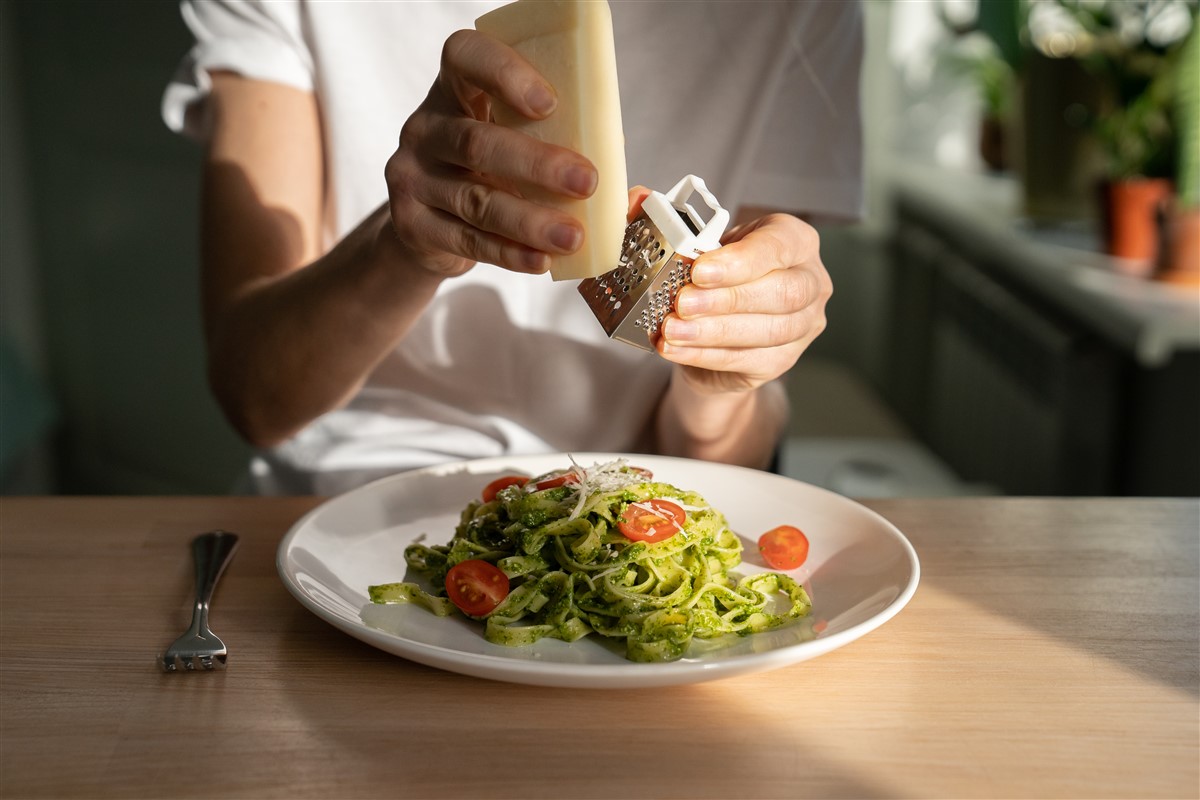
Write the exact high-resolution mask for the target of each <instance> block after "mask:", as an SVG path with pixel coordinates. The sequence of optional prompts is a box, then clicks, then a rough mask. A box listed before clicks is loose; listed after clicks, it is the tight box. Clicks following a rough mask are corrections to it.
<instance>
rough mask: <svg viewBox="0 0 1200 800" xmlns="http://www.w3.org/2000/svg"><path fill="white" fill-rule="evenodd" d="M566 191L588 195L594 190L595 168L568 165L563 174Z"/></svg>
mask: <svg viewBox="0 0 1200 800" xmlns="http://www.w3.org/2000/svg"><path fill="white" fill-rule="evenodd" d="M563 184H564V186H565V187H566V189H567V191H569V192H572V193H574V194H578V195H582V196H583V197H588V196H589V195H591V193H592V192H594V191H595V190H596V170H594V169H589V168H588V167H568V168H567V171H566V174H565V175H564V176H563Z"/></svg>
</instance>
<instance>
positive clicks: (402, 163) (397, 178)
mask: <svg viewBox="0 0 1200 800" xmlns="http://www.w3.org/2000/svg"><path fill="white" fill-rule="evenodd" d="M383 177H384V180H385V181H386V182H387V186H388V194H389V196H390V197H391V200H392V202H393V203H400V202H406V201H407V200H409V199H410V198H412V197H413V196H414V194H415V193H416V192H415V183H416V176H415V175H414V174H413V170H412V169H411V168H410V166H409V163H408V159H407V158H405V156H404V155H403V154H402V153H399V152H397V153H396V154H395V155H393V156H392V157H391V158H389V159H388V162H387V165H386V166H385V167H384V170H383Z"/></svg>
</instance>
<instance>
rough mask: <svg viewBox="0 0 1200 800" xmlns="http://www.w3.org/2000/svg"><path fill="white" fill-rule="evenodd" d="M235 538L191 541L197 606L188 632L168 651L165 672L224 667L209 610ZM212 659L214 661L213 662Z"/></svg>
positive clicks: (223, 534)
mask: <svg viewBox="0 0 1200 800" xmlns="http://www.w3.org/2000/svg"><path fill="white" fill-rule="evenodd" d="M237 541H238V537H237V535H236V534H233V533H229V532H228V531H211V532H209V533H204V534H201V535H200V536H197V537H196V538H195V539H194V540H192V560H193V561H194V563H195V567H196V602H195V605H194V606H193V609H192V624H191V627H190V629H189V630H188V631H187V632H186V633H185V634H183V635H182V636H180V637H179V638H178V639H176V640H175V642H174V643H173V644H172V645H171V646H170V647H168V648H167V652H166V653H165V654H164V655H163V657H162V668H163V671H164V672H178V671H180V670H181V669H182V670H183V671H185V672H196V671H199V670H204V671H209V670H212V669H214V668H215V667H216V666H217V665H218V664H219V665H220V666H224V665H225V658H226V653H227V651H226V649H225V643H224V642H222V641H221V640H220V639H219V638H217V636H216V634H214V633H213V632H212V630H210V629H209V627H208V607H209V602H210V601H211V599H212V594H213V589H214V588H215V587H216V583H217V580H218V578H220V576H221V572H222V571H223V570H224V569H225V565H226V564H227V563H228V562H229V559H230V558H231V557H232V556H233V552H234V550H235V549H236V548H237ZM214 659H215V661H214Z"/></svg>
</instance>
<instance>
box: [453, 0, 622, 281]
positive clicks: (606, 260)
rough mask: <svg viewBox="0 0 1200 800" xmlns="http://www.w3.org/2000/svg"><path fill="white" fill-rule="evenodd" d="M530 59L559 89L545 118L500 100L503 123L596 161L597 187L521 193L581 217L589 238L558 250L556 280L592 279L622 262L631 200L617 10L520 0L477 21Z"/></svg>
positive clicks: (595, 1) (592, 2) (600, 2)
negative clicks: (572, 192) (577, 193)
mask: <svg viewBox="0 0 1200 800" xmlns="http://www.w3.org/2000/svg"><path fill="white" fill-rule="evenodd" d="M475 27H476V29H477V30H479V31H481V32H483V33H486V34H488V35H490V36H493V37H495V38H497V39H499V40H500V41H502V42H504V43H505V44H507V45H509V46H510V47H512V48H513V49H514V50H516V51H517V52H518V53H520V54H521V55H522V56H524V57H525V59H526V60H528V61H529V63H531V64H532V65H533V66H534V67H535V68H536V69H537V70H538V71H539V72H540V73H541V74H542V77H544V78H545V79H546V80H547V82H549V83H550V85H551V86H553V87H554V91H555V92H556V94H557V95H558V105H557V107H556V108H555V110H554V112H553V113H551V114H550V116H549V117H547V118H546V119H544V120H530V119H527V118H526V117H524V116H523V115H521V114H520V113H518V112H516V111H513V110H512V109H511V108H508V107H507V106H505V105H504V104H503V103H500V102H496V103H495V104H494V108H493V112H492V113H493V115H494V117H495V119H496V122H498V123H499V124H501V125H505V126H507V127H510V128H513V129H515V130H519V131H522V132H524V133H527V134H529V135H530V136H534V137H536V138H538V139H540V140H542V141H545V142H550V143H552V144H556V145H560V146H562V147H566V148H569V149H571V150H574V151H575V152H577V153H579V154H581V155H582V156H584V157H585V158H587V159H588V160H589V161H591V162H592V164H593V165H595V167H596V171H597V172H598V173H599V179H598V183H597V186H596V191H595V192H594V193H593V194H592V196H591V197H589V198H587V199H585V200H576V199H568V198H564V197H562V196H561V195H558V194H555V193H552V192H548V191H546V190H544V189H539V188H537V187H533V186H521V187H520V189H521V192H522V194H524V195H525V197H527V198H528V199H529V200H531V201H533V202H535V203H538V204H539V205H544V206H549V207H552V208H556V209H560V210H562V211H564V212H566V213H567V214H570V215H571V216H573V217H575V218H576V219H577V220H579V221H580V222H581V223H583V229H584V241H583V245H582V246H581V247H580V248H579V250H577V251H576V252H574V253H572V254H570V255H566V256H553V257H552V259H551V267H550V275H551V277H553V278H554V280H556V281H562V280H576V279H582V278H594V277H596V276H598V275H601V274H603V273H605V272H608V271H609V270H612V269H614V268H616V266H617V259H618V257H619V256H620V253H621V241H622V239H623V238H624V235H625V212H626V209H627V207H628V204H629V195H628V188H629V187H628V184H627V182H626V181H627V178H626V174H625V134H624V132H623V129H622V128H621V97H620V93H619V91H618V86H617V56H616V48H615V46H614V44H613V32H612V15H611V13H610V12H609V8H608V3H607V2H605V0H517V2H515V3H510V4H509V5H506V6H502V7H500V8H498V9H496V10H495V11H491V12H489V13H487V14H484V15H483V16H482V17H480V18H479V19H477V20H476V21H475Z"/></svg>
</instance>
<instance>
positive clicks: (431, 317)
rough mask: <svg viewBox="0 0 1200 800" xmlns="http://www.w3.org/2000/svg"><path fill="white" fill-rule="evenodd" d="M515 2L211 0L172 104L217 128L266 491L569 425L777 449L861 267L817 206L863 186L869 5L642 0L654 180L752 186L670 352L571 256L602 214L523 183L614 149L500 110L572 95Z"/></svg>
mask: <svg viewBox="0 0 1200 800" xmlns="http://www.w3.org/2000/svg"><path fill="white" fill-rule="evenodd" d="M498 5H500V3H496V2H482V3H480V2H461V3H400V2H397V3H392V2H379V3H358V4H341V3H321V2H304V1H303V0H285V1H284V2H271V3H258V2H249V1H248V0H221V1H217V0H208V1H203V0H183V2H182V4H181V7H182V14H183V18H184V21H185V22H186V24H187V25H188V27H189V29H190V30H191V31H192V33H193V35H194V36H195V38H196V44H195V46H194V47H193V48H192V50H191V51H190V52H189V53H188V54H187V56H186V57H185V58H184V60H183V62H182V63H181V65H180V69H179V71H178V73H177V75H176V76H175V78H174V79H173V80H172V81H171V83H170V84H169V85H168V87H167V89H166V92H165V94H164V98H163V115H164V119H165V120H166V122H167V124H168V125H169V126H170V127H171V128H172V129H174V130H176V131H180V132H183V133H185V134H187V135H190V136H192V137H194V138H196V139H198V140H199V141H201V142H203V143H204V147H205V151H204V167H203V176H202V202H201V266H202V302H203V319H204V326H205V330H204V333H205V340H206V343H207V353H208V356H207V357H208V373H209V380H210V384H211V386H212V390H213V392H214V395H215V396H216V398H217V400H218V402H219V404H220V406H221V407H222V409H223V410H224V412H225V413H226V415H227V417H228V418H229V420H230V422H231V424H232V425H233V426H234V427H235V428H236V429H237V430H238V431H239V432H240V433H241V435H242V436H244V437H245V438H246V440H247V441H249V442H250V443H252V444H253V445H255V446H256V448H257V455H256V457H255V459H254V463H253V465H252V472H253V477H254V481H255V488H256V490H257V491H259V492H263V493H311V494H336V493H340V492H342V491H345V490H347V489H349V488H352V487H354V486H357V485H360V484H362V483H364V482H366V481H369V480H371V479H373V478H376V477H380V476H382V475H386V474H390V473H393V472H397V471H400V470H406V469H412V468H416V467H422V466H427V465H431V464H435V463H442V462H447V461H454V460H460V459H469V458H477V457H486V456H499V455H520V454H530V453H546V452H560V451H571V452H581V451H593V452H652V453H660V454H668V455H678V456H684V457H690V458H698V459H707V460H712V461H720V462H726V463H731V464H741V465H745V466H750V467H756V468H766V467H768V465H769V463H770V462H771V459H772V455H773V453H774V451H775V449H776V447H777V446H778V443H779V441H780V437H781V436H782V434H783V432H784V430H785V427H786V424H787V420H788V401H787V397H786V393H785V391H784V389H783V386H782V383H781V381H780V378H781V376H783V375H784V374H785V373H786V372H787V371H788V370H789V369H790V368H791V367H792V366H793V364H794V363H795V362H796V360H797V359H798V358H799V357H800V355H801V354H802V353H803V352H804V350H805V348H806V347H807V346H808V345H809V344H810V343H811V342H812V341H813V339H814V338H815V337H816V336H817V335H818V334H819V333H820V332H821V330H822V329H823V328H824V326H825V316H824V308H825V304H826V301H827V299H828V298H829V296H830V294H831V291H832V287H831V285H830V280H829V276H828V273H827V271H826V269H825V267H824V266H823V264H822V262H821V256H820V248H819V237H818V235H817V233H816V231H815V229H814V228H813V227H812V226H811V225H810V224H808V223H807V222H804V221H802V219H801V217H802V216H805V217H811V216H813V215H816V216H826V217H843V218H853V217H855V216H857V215H858V214H859V213H860V211H861V203H862V187H861V163H860V162H861V155H860V153H861V134H860V131H859V109H858V96H859V95H858V73H859V66H860V62H861V56H862V21H861V11H860V9H859V8H858V5H857V3H852V2H846V3H761V4H760V3H738V2H732V3H728V2H709V3H699V4H685V3H624V2H616V3H613V4H612V12H613V26H614V37H615V40H616V43H617V56H618V64H619V68H618V72H619V83H620V87H621V98H622V118H623V124H624V130H625V135H626V150H627V161H628V168H629V177H630V180H631V181H633V182H634V183H637V184H642V185H645V186H648V187H651V188H655V189H658V190H660V191H666V190H667V189H668V188H670V186H672V185H674V183H675V182H676V181H677V180H678V179H679V178H681V177H683V175H684V174H687V173H695V174H699V175H701V177H704V178H705V179H706V180H707V182H708V185H709V187H710V188H711V189H713V190H714V191H715V192H716V194H717V196H718V197H719V198H720V199H721V200H722V201H723V203H724V204H725V205H727V206H729V207H731V208H734V209H737V213H736V214H735V223H736V224H735V225H734V226H733V227H732V228H731V230H729V231H728V232H727V234H726V236H725V238H724V240H723V246H722V247H721V248H719V249H717V250H715V251H713V252H711V253H709V254H706V255H703V256H702V257H701V258H699V259H697V261H696V262H695V265H694V269H693V273H692V281H693V283H692V285H690V286H686V287H684V288H683V289H682V290H681V291H680V293H679V296H678V302H677V309H676V312H675V313H673V314H672V315H670V316H669V317H668V318H667V319H666V320H665V322H664V324H663V328H662V337H661V338H660V340H659V342H658V346H657V354H653V353H646V352H644V351H641V350H639V349H637V348H633V347H630V346H628V345H625V344H622V343H619V342H613V341H610V340H608V339H607V338H606V336H605V335H604V332H603V330H602V329H601V328H600V326H599V324H598V323H597V322H596V320H595V319H594V318H592V316H591V313H590V311H589V310H588V308H587V306H586V304H585V303H584V302H583V301H582V299H581V298H580V297H579V296H578V294H577V292H576V288H575V285H574V282H570V281H552V280H550V278H549V276H548V275H546V274H545V273H546V272H547V270H548V267H549V265H550V263H551V259H553V258H554V256H555V255H557V254H562V253H569V252H572V251H574V250H575V249H576V248H578V246H579V245H580V243H581V242H582V239H583V236H585V235H586V233H585V231H583V230H582V228H581V226H580V224H579V222H578V221H577V220H575V219H573V218H571V217H569V216H567V215H565V214H563V213H560V212H557V211H555V210H553V209H550V208H547V207H544V206H539V205H536V204H534V203H532V202H529V201H527V200H525V199H524V198H522V197H521V196H520V194H519V192H517V191H516V190H515V189H513V188H512V187H513V186H514V184H515V182H517V181H528V182H530V183H532V184H535V185H538V186H541V187H544V188H546V189H549V190H551V191H553V192H557V193H559V194H561V195H563V196H566V197H586V196H588V195H589V193H590V192H591V191H592V189H593V187H594V185H595V181H596V173H595V168H594V166H593V165H592V164H591V163H590V162H588V161H587V160H586V159H584V158H583V157H582V156H580V155H579V154H577V153H573V152H571V151H569V150H566V149H564V148H559V147H556V146H553V145H550V144H547V143H544V142H540V141H538V140H535V139H533V138H530V137H528V136H525V135H523V134H520V133H518V132H515V131H513V130H511V129H507V128H503V127H500V126H497V125H495V124H493V123H492V122H491V121H490V108H491V104H492V103H494V102H504V103H507V104H509V105H510V106H512V107H513V108H515V109H517V110H518V111H519V112H520V113H522V114H524V115H525V116H527V117H530V118H534V119H536V118H541V117H544V116H546V115H548V114H553V113H554V107H555V103H556V94H555V88H554V87H552V86H550V85H548V84H547V83H546V82H545V81H544V80H543V79H542V76H540V75H539V74H538V72H537V71H536V70H535V69H534V68H533V67H532V66H531V65H530V64H529V63H528V62H526V61H525V60H524V59H523V58H521V57H520V56H519V55H518V54H517V53H516V52H515V51H513V50H511V49H510V48H508V47H506V46H505V45H503V44H501V43H500V42H498V41H496V40H494V39H492V38H490V37H488V36H486V35H484V34H481V33H478V32H476V31H474V30H473V23H474V20H475V19H476V18H477V17H478V16H480V15H481V14H483V13H485V12H486V11H487V10H489V9H491V8H494V7H496V6H498ZM775 209H778V210H779V211H775ZM769 211H770V212H771V213H768V212H769ZM782 212H790V213H782ZM613 266H614V267H615V266H616V265H615V264H614V265H613Z"/></svg>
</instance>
